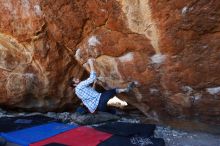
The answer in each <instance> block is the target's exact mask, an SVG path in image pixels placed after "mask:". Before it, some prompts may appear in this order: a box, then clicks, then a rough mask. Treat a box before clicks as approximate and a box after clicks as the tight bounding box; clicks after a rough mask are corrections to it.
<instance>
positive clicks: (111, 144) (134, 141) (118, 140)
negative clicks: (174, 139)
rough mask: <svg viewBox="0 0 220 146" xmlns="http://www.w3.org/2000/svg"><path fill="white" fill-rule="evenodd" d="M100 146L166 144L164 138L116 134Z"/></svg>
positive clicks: (163, 145)
mask: <svg viewBox="0 0 220 146" xmlns="http://www.w3.org/2000/svg"><path fill="white" fill-rule="evenodd" d="M98 146H165V142H164V140H163V139H162V138H153V137H150V138H148V137H141V136H129V137H126V136H118V135H114V136H112V137H111V138H109V139H107V140H106V141H104V142H101V143H100V144H98Z"/></svg>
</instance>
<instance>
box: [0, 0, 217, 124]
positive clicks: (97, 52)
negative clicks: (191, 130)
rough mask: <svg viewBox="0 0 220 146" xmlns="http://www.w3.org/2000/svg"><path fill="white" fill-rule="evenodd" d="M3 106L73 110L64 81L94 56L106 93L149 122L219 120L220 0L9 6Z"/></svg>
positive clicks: (3, 25)
mask: <svg viewBox="0 0 220 146" xmlns="http://www.w3.org/2000/svg"><path fill="white" fill-rule="evenodd" d="M0 16H1V17H0V87H1V88H0V104H1V105H4V106H8V107H20V108H25V109H33V110H42V111H48V110H55V109H60V108H64V107H67V106H70V105H71V106H74V103H76V101H77V100H76V98H75V97H74V96H73V95H72V91H71V89H70V88H68V86H67V84H66V81H67V80H68V78H69V77H70V76H72V75H75V76H77V77H79V78H82V77H83V75H85V69H84V68H83V67H82V66H83V64H84V63H86V62H87V59H88V58H89V57H94V58H96V63H95V68H96V70H97V73H98V76H99V80H98V83H99V84H100V85H102V86H103V87H104V88H106V89H108V88H112V87H125V86H126V85H127V84H128V82H130V81H133V80H136V81H138V83H139V85H138V87H137V88H135V89H134V91H133V92H132V93H130V94H127V95H123V97H125V100H127V101H128V102H129V103H130V104H132V105H133V106H135V107H137V108H138V109H139V110H141V111H142V112H143V113H144V114H145V115H147V116H154V117H155V118H159V119H161V118H162V117H164V116H167V115H169V116H171V117H178V118H186V119H198V120H200V121H202V122H208V123H215V124H220V109H219V107H220V100H219V99H220V97H219V96H220V76H219V74H220V69H219V65H220V61H219V59H220V58H219V56H220V45H219V41H220V33H219V31H220V23H219V22H220V2H219V1H218V0H182V1H176V0H169V1H166V0H89V1H88V0H75V1H73V0H62V1H58V0H31V1H29V0H2V1H0Z"/></svg>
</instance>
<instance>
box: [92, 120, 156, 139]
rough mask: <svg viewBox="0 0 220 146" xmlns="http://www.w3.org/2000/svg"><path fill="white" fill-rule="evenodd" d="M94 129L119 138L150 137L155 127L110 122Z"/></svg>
mask: <svg viewBox="0 0 220 146" xmlns="http://www.w3.org/2000/svg"><path fill="white" fill-rule="evenodd" d="M94 128H96V129H97V130H100V131H103V132H107V133H111V134H113V135H119V136H132V135H139V136H140V135H142V136H145V137H150V136H152V135H153V134H154V130H155V128H156V126H155V125H153V124H141V123H126V122H110V123H106V124H103V125H100V126H96V127H94Z"/></svg>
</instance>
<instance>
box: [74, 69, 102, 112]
mask: <svg viewBox="0 0 220 146" xmlns="http://www.w3.org/2000/svg"><path fill="white" fill-rule="evenodd" d="M95 80H96V73H95V72H91V73H90V76H89V78H88V79H86V80H85V81H82V82H80V83H79V84H78V85H77V86H76V88H75V93H76V95H77V96H78V97H79V98H80V99H81V100H82V102H83V104H84V105H85V106H86V107H87V108H88V109H89V111H90V112H91V113H93V112H94V111H95V110H96V108H97V106H98V104H99V99H100V96H101V93H98V92H97V91H95V90H94V89H93V88H92V87H91V86H90V84H91V83H93V82H94V81H95Z"/></svg>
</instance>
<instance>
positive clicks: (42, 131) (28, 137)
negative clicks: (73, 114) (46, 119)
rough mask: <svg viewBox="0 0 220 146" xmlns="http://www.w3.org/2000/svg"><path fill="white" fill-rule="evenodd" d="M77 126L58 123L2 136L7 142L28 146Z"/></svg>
mask: <svg viewBox="0 0 220 146" xmlns="http://www.w3.org/2000/svg"><path fill="white" fill-rule="evenodd" d="M76 127H77V126H76V125H67V124H62V123H57V122H51V123H47V124H43V125H39V126H34V127H31V128H26V129H22V130H17V131H13V132H7V133H2V134H1V136H2V137H4V138H5V139H6V140H8V141H10V142H13V143H16V144H19V145H22V146H28V145H29V144H31V143H34V142H38V141H41V140H44V139H47V138H49V137H52V136H54V135H57V134H59V133H62V132H65V131H67V130H71V129H74V128H76Z"/></svg>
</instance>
